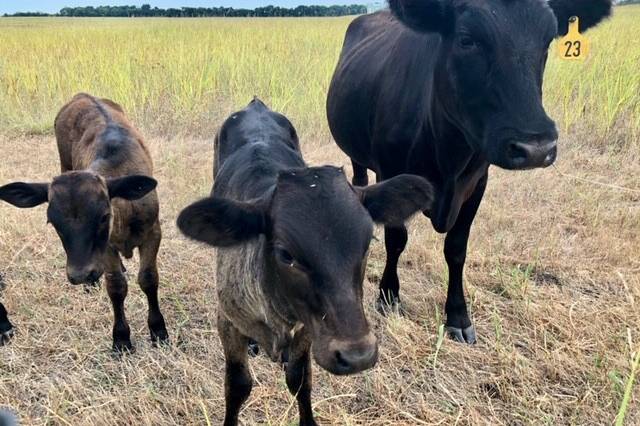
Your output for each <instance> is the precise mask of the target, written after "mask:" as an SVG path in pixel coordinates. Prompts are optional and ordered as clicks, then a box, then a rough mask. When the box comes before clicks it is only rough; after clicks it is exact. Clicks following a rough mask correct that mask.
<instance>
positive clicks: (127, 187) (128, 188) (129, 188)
mask: <svg viewBox="0 0 640 426" xmlns="http://www.w3.org/2000/svg"><path fill="white" fill-rule="evenodd" d="M157 185H158V182H157V181H156V180H155V179H153V178H150V177H149V176H137V175H133V176H125V177H120V178H113V179H108V180H107V187H108V188H109V197H110V198H122V199H125V200H129V201H133V200H139V199H140V198H142V197H144V196H145V195H147V194H148V193H149V192H151V191H153V190H154V189H156V186H157Z"/></svg>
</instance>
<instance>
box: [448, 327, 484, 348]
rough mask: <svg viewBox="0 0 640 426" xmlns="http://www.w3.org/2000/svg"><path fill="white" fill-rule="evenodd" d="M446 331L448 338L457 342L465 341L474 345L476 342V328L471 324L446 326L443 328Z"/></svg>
mask: <svg viewBox="0 0 640 426" xmlns="http://www.w3.org/2000/svg"><path fill="white" fill-rule="evenodd" d="M445 330H446V331H447V335H448V336H449V338H451V339H453V340H455V341H456V342H458V343H467V344H469V345H474V344H475V343H476V341H477V340H476V329H475V327H474V326H473V325H470V326H469V327H467V328H458V327H451V326H447V327H446V328H445Z"/></svg>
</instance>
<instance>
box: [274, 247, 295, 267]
mask: <svg viewBox="0 0 640 426" xmlns="http://www.w3.org/2000/svg"><path fill="white" fill-rule="evenodd" d="M276 259H277V260H278V262H280V263H282V264H283V265H286V266H291V267H292V266H295V263H296V260H295V259H294V258H293V256H292V255H291V253H289V252H288V251H286V250H285V249H283V248H280V247H277V248H276Z"/></svg>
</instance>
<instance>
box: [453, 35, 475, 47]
mask: <svg viewBox="0 0 640 426" xmlns="http://www.w3.org/2000/svg"><path fill="white" fill-rule="evenodd" d="M458 46H459V47H460V48H461V49H462V50H473V49H476V48H477V47H478V42H477V41H476V40H475V39H474V38H473V37H471V36H468V35H462V36H460V37H458Z"/></svg>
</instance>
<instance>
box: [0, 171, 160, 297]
mask: <svg viewBox="0 0 640 426" xmlns="http://www.w3.org/2000/svg"><path fill="white" fill-rule="evenodd" d="M155 187H156V181H155V180H154V179H152V178H150V177H147V176H127V177H122V178H115V179H104V178H103V177H101V176H99V175H97V174H95V173H91V172H69V173H65V174H63V175H61V176H58V177H56V178H55V179H54V180H53V182H51V183H22V182H16V183H12V184H9V185H5V186H3V187H0V199H2V200H4V201H6V202H8V203H10V204H13V205H15V206H16V207H21V208H29V207H35V206H38V205H41V204H43V203H46V202H48V203H49V206H48V208H47V222H48V223H51V225H52V226H53V227H54V229H55V230H56V232H57V234H58V236H59V237H60V241H61V242H62V245H63V247H64V250H65V252H66V254H67V268H66V269H67V278H68V280H69V282H70V283H71V284H83V283H93V282H96V281H98V279H99V278H100V277H101V276H102V274H103V273H104V266H103V258H104V255H105V252H106V250H107V247H108V245H109V236H110V232H111V222H112V218H113V212H112V209H111V199H112V198H116V197H118V198H123V199H126V200H136V199H139V198H142V197H143V196H145V195H146V194H148V193H149V192H150V191H152V190H153V189H154V188H155Z"/></svg>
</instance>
